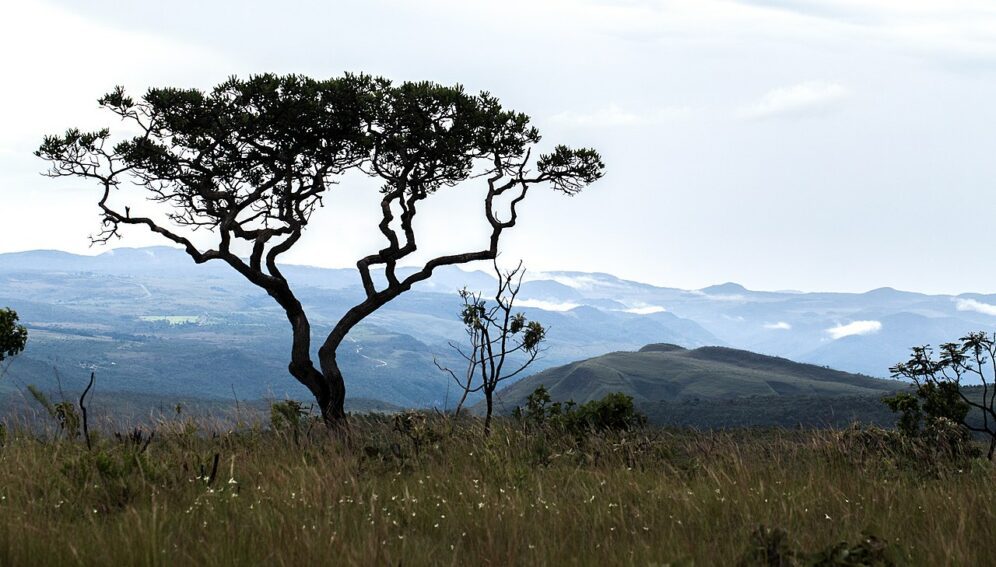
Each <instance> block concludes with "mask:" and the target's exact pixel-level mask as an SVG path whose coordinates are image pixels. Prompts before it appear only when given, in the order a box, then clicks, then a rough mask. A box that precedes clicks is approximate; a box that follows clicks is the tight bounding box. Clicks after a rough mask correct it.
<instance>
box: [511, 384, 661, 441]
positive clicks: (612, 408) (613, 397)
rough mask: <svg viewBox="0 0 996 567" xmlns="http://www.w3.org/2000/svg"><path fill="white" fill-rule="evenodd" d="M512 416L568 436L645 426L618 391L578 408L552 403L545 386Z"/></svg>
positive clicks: (564, 403)
mask: <svg viewBox="0 0 996 567" xmlns="http://www.w3.org/2000/svg"><path fill="white" fill-rule="evenodd" d="M513 415H514V416H515V417H516V418H517V419H519V420H521V421H523V422H524V423H525V424H527V425H529V426H534V427H536V426H539V427H543V426H549V427H553V428H556V429H562V430H566V431H569V432H572V433H586V432H589V431H625V430H628V429H632V428H634V427H640V426H642V425H645V424H646V423H647V418H646V416H644V415H643V414H641V413H640V412H638V411H637V410H636V407H635V406H634V405H633V398H632V397H631V396H627V395H626V394H623V393H622V392H615V393H612V394H608V395H607V396H605V397H603V398H601V399H599V400H591V401H589V402H586V403H584V404H582V405H580V406H578V405H577V404H576V403H574V401H573V400H570V401H567V402H563V403H561V402H553V401H552V400H551V398H550V393H549V391H547V389H546V387H545V386H540V387H539V388H537V389H536V390H534V391H533V393H532V394H529V396H528V397H527V398H526V406H525V408H522V407H517V408H515V411H514V412H513Z"/></svg>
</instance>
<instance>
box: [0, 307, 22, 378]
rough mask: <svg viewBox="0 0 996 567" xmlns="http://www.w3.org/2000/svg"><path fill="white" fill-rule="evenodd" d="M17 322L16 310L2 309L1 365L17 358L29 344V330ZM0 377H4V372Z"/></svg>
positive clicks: (0, 325)
mask: <svg viewBox="0 0 996 567" xmlns="http://www.w3.org/2000/svg"><path fill="white" fill-rule="evenodd" d="M17 321H18V317H17V313H16V312H15V311H14V310H12V309H8V308H3V309H0V363H3V361H5V360H7V359H8V358H11V357H14V356H17V355H18V354H19V353H20V352H22V351H23V350H24V347H25V345H27V343H28V330H27V329H26V328H24V325H19V324H18V323H17ZM0 370H3V368H0ZM0 376H3V373H2V372H0Z"/></svg>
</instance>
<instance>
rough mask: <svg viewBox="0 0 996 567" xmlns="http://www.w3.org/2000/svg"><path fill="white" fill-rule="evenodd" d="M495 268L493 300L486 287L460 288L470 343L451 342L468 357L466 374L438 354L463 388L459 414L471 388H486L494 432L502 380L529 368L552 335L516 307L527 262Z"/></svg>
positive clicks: (487, 410)
mask: <svg viewBox="0 0 996 567" xmlns="http://www.w3.org/2000/svg"><path fill="white" fill-rule="evenodd" d="M494 270H495V275H496V276H497V277H498V291H497V292H496V293H495V296H494V299H493V300H491V301H492V302H491V303H489V302H488V301H489V300H485V299H484V296H483V294H482V293H475V292H472V291H468V290H467V289H466V288H464V289H462V290H461V291H460V292H459V293H460V298H461V299H462V300H463V306H462V308H461V310H460V319H461V321H463V324H464V330H465V331H466V334H467V344H466V345H464V346H461V345H458V344H456V343H452V342H451V343H450V347H451V348H453V349H454V350H455V351H456V352H457V354H458V355H460V357H461V358H462V359H463V360H464V361H465V362H466V363H467V365H466V368H465V370H464V371H463V375H462V376H460V377H458V376H457V375H456V373H455V372H453V371H452V370H450V369H449V368H447V367H445V366H442V365H441V364H439V362H438V361H435V360H434V362H435V364H436V367H438V368H439V369H440V370H442V371H443V372H446V373H448V374H449V375H450V377H452V378H453V380H454V381H456V383H457V385H458V386H460V388H461V390H463V394H462V395H461V397H460V401H459V403H457V406H456V411H455V413H456V414H457V415H459V413H460V410H461V409H462V408H463V404H464V403H465V402H466V401H467V397H468V396H469V395H470V394H472V393H475V392H482V393H483V394H484V406H485V413H484V435H485V436H487V435H490V434H491V419H492V416H493V414H494V394H495V390H497V389H498V386H499V385H501V383H502V382H504V381H506V380H510V379H512V378H515V377H516V376H518V375H519V374H521V373H522V372H523V371H525V370H526V369H527V368H529V366H530V365H531V364H532V363H533V362H535V361H536V358H537V357H538V356H539V355H540V353H541V352H542V350H543V349H542V345H543V341H544V340H545V339H546V329H545V328H544V327H543V325H542V324H541V323H540V322H539V321H531V320H529V319H526V316H525V315H524V314H522V313H517V312H516V311H515V299H516V297H518V295H519V289H520V288H521V287H522V278H523V276H525V274H526V270H525V269H524V268H523V267H522V262H521V261H520V262H519V264H518V265H517V266H516V267H515V269H513V270H508V271H503V270H501V269H500V268H499V267H498V263H497V262H495V263H494Z"/></svg>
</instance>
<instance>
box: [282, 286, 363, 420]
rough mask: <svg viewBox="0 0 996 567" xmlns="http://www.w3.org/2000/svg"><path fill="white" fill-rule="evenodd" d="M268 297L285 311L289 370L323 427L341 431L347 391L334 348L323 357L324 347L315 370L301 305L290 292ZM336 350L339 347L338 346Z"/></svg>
mask: <svg viewBox="0 0 996 567" xmlns="http://www.w3.org/2000/svg"><path fill="white" fill-rule="evenodd" d="M271 295H273V297H274V298H276V299H277V301H278V302H280V304H281V305H282V306H283V307H284V309H285V310H286V311H287V319H288V320H289V321H290V324H291V328H293V330H294V337H293V342H292V344H291V362H290V365H289V366H288V370H289V371H290V373H291V375H292V376H294V377H295V378H297V381H298V382H300V383H301V384H304V386H306V387H307V388H308V390H309V391H310V392H311V395H312V396H314V397H315V401H316V402H318V408H319V409H320V410H321V412H322V420H323V421H324V422H325V425H327V426H328V427H329V428H330V429H343V428H344V427H345V426H346V411H345V407H344V402H345V398H346V387H345V384H344V382H343V379H342V372H341V371H340V370H339V366H338V365H337V364H336V360H335V348H334V347H333V348H332V349H331V351H330V352H331V355H330V356H324V357H323V356H322V351H323V350H327V349H326V347H325V346H323V347H322V349H321V350H319V361H320V362H321V370H318V369H317V368H315V363H314V362H313V361H312V360H311V324H310V323H309V322H308V317H307V316H306V315H305V313H304V309H303V308H302V306H301V304H300V302H298V301H297V299H296V298H294V297H293V296H292V295H291V294H290V290H289V289H288V290H286V291H285V292H284V293H279V292H275V293H271ZM335 346H338V343H336V344H335Z"/></svg>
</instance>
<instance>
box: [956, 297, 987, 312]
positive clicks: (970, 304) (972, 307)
mask: <svg viewBox="0 0 996 567" xmlns="http://www.w3.org/2000/svg"><path fill="white" fill-rule="evenodd" d="M955 308H956V309H957V310H958V311H975V312H977V313H983V314H985V315H993V316H996V305H993V304H991V303H983V302H981V301H976V300H974V299H955Z"/></svg>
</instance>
